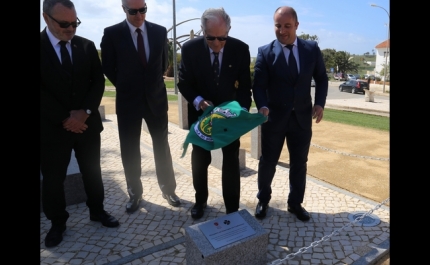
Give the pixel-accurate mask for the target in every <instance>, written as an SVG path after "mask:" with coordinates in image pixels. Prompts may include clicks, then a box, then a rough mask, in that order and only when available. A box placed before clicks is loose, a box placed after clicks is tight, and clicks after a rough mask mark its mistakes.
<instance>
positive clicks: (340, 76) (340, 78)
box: [333, 73, 345, 81]
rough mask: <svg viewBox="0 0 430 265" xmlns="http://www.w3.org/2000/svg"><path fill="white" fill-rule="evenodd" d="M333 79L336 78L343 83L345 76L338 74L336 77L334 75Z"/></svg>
mask: <svg viewBox="0 0 430 265" xmlns="http://www.w3.org/2000/svg"><path fill="white" fill-rule="evenodd" d="M333 78H334V79H335V80H339V81H342V80H345V75H344V74H342V73H336V74H334V75H333Z"/></svg>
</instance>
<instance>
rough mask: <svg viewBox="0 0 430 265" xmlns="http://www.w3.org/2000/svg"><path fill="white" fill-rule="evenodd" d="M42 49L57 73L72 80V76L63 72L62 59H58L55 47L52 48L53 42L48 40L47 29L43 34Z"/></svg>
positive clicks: (41, 38)
mask: <svg viewBox="0 0 430 265" xmlns="http://www.w3.org/2000/svg"><path fill="white" fill-rule="evenodd" d="M40 40H41V48H42V49H43V50H44V52H46V54H47V55H48V56H47V58H48V60H50V61H51V62H52V65H53V68H54V69H55V71H58V74H59V75H60V76H61V77H63V78H65V79H70V75H69V74H68V73H67V72H66V71H64V70H63V67H62V65H61V62H60V59H59V58H58V55H57V53H56V52H55V49H54V47H52V44H51V41H50V40H49V38H48V34H47V33H46V29H44V30H43V31H42V32H41V37H40ZM72 56H73V55H72Z"/></svg>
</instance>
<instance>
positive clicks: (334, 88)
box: [311, 82, 389, 100]
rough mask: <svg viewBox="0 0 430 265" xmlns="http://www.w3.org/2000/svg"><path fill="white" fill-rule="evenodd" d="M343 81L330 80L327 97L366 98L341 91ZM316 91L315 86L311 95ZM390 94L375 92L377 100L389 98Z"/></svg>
mask: <svg viewBox="0 0 430 265" xmlns="http://www.w3.org/2000/svg"><path fill="white" fill-rule="evenodd" d="M341 83H343V82H329V87H328V93H327V99H350V98H364V95H363V94H352V93H349V92H340V91H339V85H340V84H341ZM314 93H315V87H312V89H311V95H312V96H313V95H314ZM387 97H389V94H388V95H381V94H378V93H377V94H375V96H374V98H375V100H378V99H387Z"/></svg>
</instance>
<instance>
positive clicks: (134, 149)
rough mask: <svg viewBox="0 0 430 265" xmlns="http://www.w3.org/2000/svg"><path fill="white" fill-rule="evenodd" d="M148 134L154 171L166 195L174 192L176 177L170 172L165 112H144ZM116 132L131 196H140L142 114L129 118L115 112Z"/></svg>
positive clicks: (170, 163)
mask: <svg viewBox="0 0 430 265" xmlns="http://www.w3.org/2000/svg"><path fill="white" fill-rule="evenodd" d="M143 118H144V119H145V122H146V125H147V127H148V130H149V134H150V135H151V138H152V146H153V151H154V160H155V173H156V175H157V180H158V185H159V186H160V189H161V191H162V192H164V193H166V194H171V193H174V192H175V190H176V180H175V174H174V171H173V164H172V156H171V154H170V147H169V142H168V135H167V134H168V116H167V112H166V113H165V114H163V115H161V116H154V115H152V114H151V112H150V111H149V110H148V111H145V114H144V115H143ZM117 120H118V133H119V141H120V149H121V159H122V165H123V167H124V174H125V178H126V181H127V188H128V193H129V195H130V197H132V198H133V197H135V196H141V195H142V193H143V187H142V181H141V179H140V177H141V173H142V165H141V153H140V136H141V132H142V117H129V116H127V115H122V116H120V115H117Z"/></svg>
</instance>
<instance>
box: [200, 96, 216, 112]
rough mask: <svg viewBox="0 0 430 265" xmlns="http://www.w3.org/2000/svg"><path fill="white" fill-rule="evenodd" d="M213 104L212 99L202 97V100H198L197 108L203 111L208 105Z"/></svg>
mask: <svg viewBox="0 0 430 265" xmlns="http://www.w3.org/2000/svg"><path fill="white" fill-rule="evenodd" d="M213 105H214V104H213V103H212V101H210V100H205V99H203V100H202V101H200V103H199V109H201V110H203V111H205V109H206V108H207V107H209V106H213Z"/></svg>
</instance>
